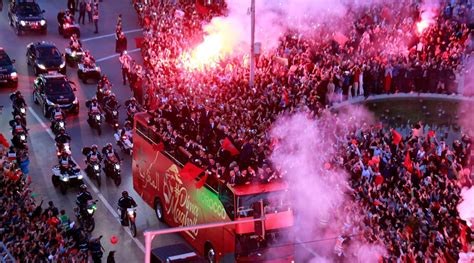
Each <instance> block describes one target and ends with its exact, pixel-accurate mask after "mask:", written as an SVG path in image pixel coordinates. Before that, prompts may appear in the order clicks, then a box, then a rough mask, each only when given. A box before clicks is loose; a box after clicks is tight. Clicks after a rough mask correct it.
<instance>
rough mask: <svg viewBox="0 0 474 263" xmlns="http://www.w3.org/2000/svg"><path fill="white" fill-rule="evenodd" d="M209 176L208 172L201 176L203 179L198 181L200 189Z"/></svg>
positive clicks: (197, 185)
mask: <svg viewBox="0 0 474 263" xmlns="http://www.w3.org/2000/svg"><path fill="white" fill-rule="evenodd" d="M207 176H208V173H206V174H205V175H204V176H203V177H201V179H199V181H198V182H197V183H196V188H197V189H200V188H201V187H202V186H203V185H204V184H205V183H206V180H207Z"/></svg>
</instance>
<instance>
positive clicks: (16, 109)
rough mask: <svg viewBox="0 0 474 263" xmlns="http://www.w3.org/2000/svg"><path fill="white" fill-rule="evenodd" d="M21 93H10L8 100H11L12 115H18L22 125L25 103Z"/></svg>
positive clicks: (24, 118)
mask: <svg viewBox="0 0 474 263" xmlns="http://www.w3.org/2000/svg"><path fill="white" fill-rule="evenodd" d="M20 96H21V93H20V92H19V91H17V92H14V93H12V94H10V100H11V101H12V105H13V112H12V115H13V117H15V116H20V118H21V123H22V124H23V126H26V103H25V100H24V99H23V98H22V97H21V98H19V97H20Z"/></svg>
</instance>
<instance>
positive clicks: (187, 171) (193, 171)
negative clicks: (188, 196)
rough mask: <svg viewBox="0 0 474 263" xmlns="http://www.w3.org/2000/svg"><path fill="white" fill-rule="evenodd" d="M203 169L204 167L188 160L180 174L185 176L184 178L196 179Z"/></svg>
mask: <svg viewBox="0 0 474 263" xmlns="http://www.w3.org/2000/svg"><path fill="white" fill-rule="evenodd" d="M203 171H204V170H203V169H201V168H199V167H197V166H196V165H194V164H192V163H190V162H187V163H186V164H185V165H184V167H183V169H181V172H180V173H179V174H180V175H181V177H183V179H185V180H189V181H191V180H194V179H196V177H197V176H198V175H199V174H200V173H202V172H203Z"/></svg>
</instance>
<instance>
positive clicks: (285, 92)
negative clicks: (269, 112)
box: [283, 89, 290, 106]
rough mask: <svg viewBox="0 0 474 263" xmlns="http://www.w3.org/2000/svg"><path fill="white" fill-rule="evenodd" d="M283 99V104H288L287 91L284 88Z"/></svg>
mask: <svg viewBox="0 0 474 263" xmlns="http://www.w3.org/2000/svg"><path fill="white" fill-rule="evenodd" d="M283 100H285V106H288V105H289V103H290V100H289V99H288V91H286V89H284V90H283Z"/></svg>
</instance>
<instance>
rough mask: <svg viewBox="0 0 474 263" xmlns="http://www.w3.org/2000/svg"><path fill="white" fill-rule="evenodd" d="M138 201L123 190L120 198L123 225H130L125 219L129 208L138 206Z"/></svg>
mask: <svg viewBox="0 0 474 263" xmlns="http://www.w3.org/2000/svg"><path fill="white" fill-rule="evenodd" d="M136 206H137V203H136V202H135V200H133V198H132V197H131V196H129V195H128V192H127V191H123V192H122V197H120V199H119V200H118V207H119V209H120V221H121V223H122V225H123V226H128V220H125V216H126V212H127V209H128V208H132V207H136Z"/></svg>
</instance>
